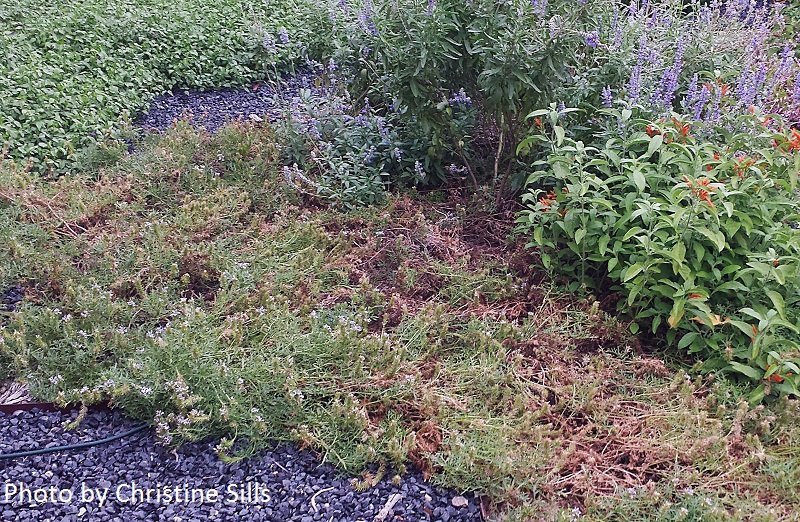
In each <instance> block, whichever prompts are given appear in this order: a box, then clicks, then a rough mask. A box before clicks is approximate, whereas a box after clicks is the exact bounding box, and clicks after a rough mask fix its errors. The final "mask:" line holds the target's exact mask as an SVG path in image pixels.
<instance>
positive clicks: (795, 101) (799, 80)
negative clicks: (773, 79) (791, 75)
mask: <svg viewBox="0 0 800 522" xmlns="http://www.w3.org/2000/svg"><path fill="white" fill-rule="evenodd" d="M792 106H794V107H795V108H797V107H800V71H798V73H797V76H796V77H795V79H794V85H793V86H792Z"/></svg>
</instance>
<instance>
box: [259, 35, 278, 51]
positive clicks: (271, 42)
mask: <svg viewBox="0 0 800 522" xmlns="http://www.w3.org/2000/svg"><path fill="white" fill-rule="evenodd" d="M261 47H263V48H264V49H266V50H267V51H269V52H271V53H275V52H277V51H278V47H277V46H276V45H275V38H273V36H272V35H271V34H266V35H264V41H263V42H261Z"/></svg>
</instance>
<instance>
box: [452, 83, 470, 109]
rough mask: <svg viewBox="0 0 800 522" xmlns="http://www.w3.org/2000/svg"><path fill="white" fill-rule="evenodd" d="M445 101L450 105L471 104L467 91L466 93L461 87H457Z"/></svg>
mask: <svg viewBox="0 0 800 522" xmlns="http://www.w3.org/2000/svg"><path fill="white" fill-rule="evenodd" d="M447 101H448V102H449V103H450V104H451V105H466V106H470V105H472V98H470V97H469V96H467V93H466V91H464V88H463V87H462V88H461V89H459V90H458V92H457V93H455V94H454V95H453V97H452V98H450V99H449V100H447Z"/></svg>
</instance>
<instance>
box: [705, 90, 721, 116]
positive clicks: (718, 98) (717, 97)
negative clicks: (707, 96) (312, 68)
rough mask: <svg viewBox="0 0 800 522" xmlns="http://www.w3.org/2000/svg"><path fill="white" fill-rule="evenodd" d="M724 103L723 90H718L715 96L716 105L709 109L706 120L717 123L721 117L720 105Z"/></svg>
mask: <svg viewBox="0 0 800 522" xmlns="http://www.w3.org/2000/svg"><path fill="white" fill-rule="evenodd" d="M721 101H722V89H716V92H715V96H714V103H713V104H712V105H711V107H709V108H708V111H707V112H706V120H709V121H717V120H718V119H719V117H720V113H719V105H720V102H721Z"/></svg>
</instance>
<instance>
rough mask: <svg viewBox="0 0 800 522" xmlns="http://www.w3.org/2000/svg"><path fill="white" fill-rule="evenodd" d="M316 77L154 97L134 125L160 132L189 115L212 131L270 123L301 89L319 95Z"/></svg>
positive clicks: (309, 75)
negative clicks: (242, 124)
mask: <svg viewBox="0 0 800 522" xmlns="http://www.w3.org/2000/svg"><path fill="white" fill-rule="evenodd" d="M316 79H317V76H316V75H315V74H313V73H311V72H308V71H302V72H299V73H298V74H296V75H295V76H291V77H287V78H284V79H282V80H281V81H279V82H274V81H273V82H261V83H257V84H253V85H252V86H250V88H248V89H220V90H216V91H209V92H179V93H175V94H171V95H163V96H159V97H157V98H156V99H155V100H153V102H152V103H151V104H150V107H149V109H148V110H147V112H144V113H143V114H141V115H139V117H138V118H137V119H136V121H135V122H134V123H135V125H136V126H138V127H141V128H144V129H149V130H159V131H160V130H164V129H166V128H167V127H169V126H170V125H171V124H172V122H173V120H175V119H181V118H183V117H185V116H187V115H191V117H192V119H193V121H194V122H195V123H197V124H199V125H202V126H203V127H204V128H205V129H206V130H207V131H209V132H214V131H216V130H217V129H218V128H219V127H221V126H223V125H225V123H228V122H230V121H233V120H236V119H238V118H242V119H244V120H254V121H262V120H274V119H276V118H278V117H279V116H280V114H281V111H280V109H279V105H280V104H281V103H282V102H287V101H290V100H291V99H292V98H294V97H295V96H297V95H298V93H299V91H300V90H301V89H310V90H312V91H314V93H315V94H317V95H321V93H322V91H321V90H320V89H318V88H317V87H316V85H315V80H316Z"/></svg>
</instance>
